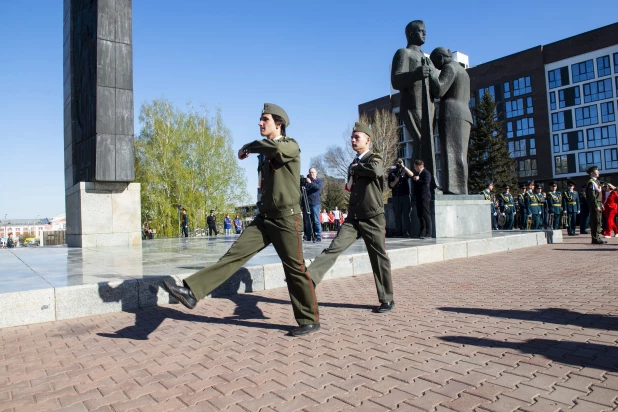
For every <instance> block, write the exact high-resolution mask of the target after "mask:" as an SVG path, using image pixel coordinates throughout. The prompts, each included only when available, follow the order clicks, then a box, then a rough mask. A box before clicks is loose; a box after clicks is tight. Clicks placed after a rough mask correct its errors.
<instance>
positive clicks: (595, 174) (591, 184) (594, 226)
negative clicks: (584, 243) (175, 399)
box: [586, 166, 607, 245]
mask: <svg viewBox="0 0 618 412" xmlns="http://www.w3.org/2000/svg"><path fill="white" fill-rule="evenodd" d="M587 172H588V174H589V175H590V180H588V183H587V184H586V200H587V201H588V209H589V210H590V236H591V237H592V244H593V245H602V244H604V243H607V242H606V241H604V240H603V239H601V212H602V211H603V201H602V198H601V197H602V194H601V183H600V182H599V180H598V179H599V168H598V167H596V166H592V167H590V168H589V169H588V170H587Z"/></svg>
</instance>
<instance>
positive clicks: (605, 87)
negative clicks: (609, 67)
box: [584, 79, 614, 103]
mask: <svg viewBox="0 0 618 412" xmlns="http://www.w3.org/2000/svg"><path fill="white" fill-rule="evenodd" d="M613 96H614V92H613V90H612V80H611V79H605V80H599V81H598V82H590V83H586V84H584V103H590V102H596V101H597V100H603V99H611V98H612V97H613Z"/></svg>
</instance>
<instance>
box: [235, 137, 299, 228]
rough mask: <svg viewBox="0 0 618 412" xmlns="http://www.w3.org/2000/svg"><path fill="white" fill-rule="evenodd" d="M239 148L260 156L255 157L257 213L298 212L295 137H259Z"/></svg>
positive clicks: (281, 214) (272, 216)
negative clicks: (258, 178) (259, 194)
mask: <svg viewBox="0 0 618 412" xmlns="http://www.w3.org/2000/svg"><path fill="white" fill-rule="evenodd" d="M242 148H243V149H244V150H247V151H248V152H250V153H258V154H260V155H262V156H259V157H258V169H259V171H260V187H261V188H262V198H261V199H260V201H259V202H258V204H257V205H258V209H259V211H260V214H261V215H263V216H264V217H266V218H276V217H283V216H293V215H298V214H300V213H301V209H300V148H299V147H298V143H297V142H296V140H294V139H292V138H291V137H286V136H283V137H281V138H279V139H276V140H274V139H273V140H269V139H262V140H256V141H254V142H251V143H248V144H246V145H244V146H243V147H242Z"/></svg>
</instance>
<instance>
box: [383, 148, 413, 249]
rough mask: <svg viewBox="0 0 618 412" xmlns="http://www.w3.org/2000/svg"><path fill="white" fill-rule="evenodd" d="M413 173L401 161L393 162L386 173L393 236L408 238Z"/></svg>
mask: <svg viewBox="0 0 618 412" xmlns="http://www.w3.org/2000/svg"><path fill="white" fill-rule="evenodd" d="M412 176H414V173H413V172H412V171H411V170H410V169H408V168H407V167H406V165H405V163H404V162H403V159H397V160H395V165H394V166H392V167H391V169H390V171H389V172H388V187H390V188H391V190H392V191H393V192H392V197H391V202H392V204H393V210H394V212H395V236H404V237H409V236H410V230H411V229H410V226H411V225H410V183H409V182H408V180H409V178H410V177H412Z"/></svg>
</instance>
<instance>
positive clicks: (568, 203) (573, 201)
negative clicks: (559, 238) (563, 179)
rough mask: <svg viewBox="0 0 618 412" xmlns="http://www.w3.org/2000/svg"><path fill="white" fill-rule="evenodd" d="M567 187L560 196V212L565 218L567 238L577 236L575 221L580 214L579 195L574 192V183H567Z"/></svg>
mask: <svg viewBox="0 0 618 412" xmlns="http://www.w3.org/2000/svg"><path fill="white" fill-rule="evenodd" d="M567 187H568V190H567V191H566V192H564V193H563V194H562V210H564V213H566V216H567V233H568V235H569V236H575V235H577V233H575V221H576V220H577V215H579V214H580V212H581V207H580V202H579V194H578V193H577V192H576V191H575V182H573V181H572V180H569V181H568V182H567ZM580 218H581V216H580Z"/></svg>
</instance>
